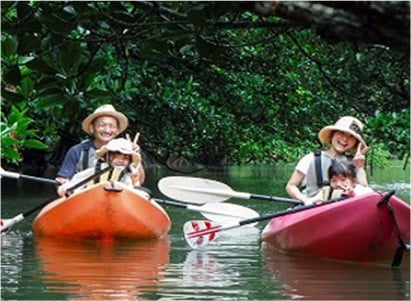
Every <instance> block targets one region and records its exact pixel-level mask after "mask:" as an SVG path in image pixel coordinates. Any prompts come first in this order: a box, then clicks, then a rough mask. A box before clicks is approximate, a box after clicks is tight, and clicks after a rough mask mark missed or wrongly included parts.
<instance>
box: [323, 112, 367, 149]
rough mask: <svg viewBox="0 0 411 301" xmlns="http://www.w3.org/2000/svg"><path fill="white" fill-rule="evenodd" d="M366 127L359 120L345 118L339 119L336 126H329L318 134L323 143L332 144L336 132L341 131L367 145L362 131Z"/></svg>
mask: <svg viewBox="0 0 411 301" xmlns="http://www.w3.org/2000/svg"><path fill="white" fill-rule="evenodd" d="M363 128H364V125H363V124H362V122H361V121H359V120H358V119H357V118H354V117H351V116H344V117H341V118H340V119H338V121H337V122H336V123H335V124H334V125H329V126H326V127H324V128H322V129H321V131H320V132H319V133H318V138H319V139H320V141H321V142H322V143H325V144H331V138H332V134H333V133H334V132H335V131H341V132H345V133H348V134H350V135H353V136H354V137H355V138H356V139H357V141H358V142H360V143H363V144H364V145H366V143H365V141H364V140H363V139H362V137H361V135H362V130H363Z"/></svg>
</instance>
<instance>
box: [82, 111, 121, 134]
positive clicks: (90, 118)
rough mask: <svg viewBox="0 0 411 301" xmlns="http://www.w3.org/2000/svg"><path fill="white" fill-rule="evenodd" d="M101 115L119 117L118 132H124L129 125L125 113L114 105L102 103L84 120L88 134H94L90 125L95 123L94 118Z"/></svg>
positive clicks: (83, 123) (83, 124) (84, 129)
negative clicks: (117, 109)
mask: <svg viewBox="0 0 411 301" xmlns="http://www.w3.org/2000/svg"><path fill="white" fill-rule="evenodd" d="M101 116H111V117H114V118H115V119H117V121H118V126H119V132H118V134H120V133H121V132H123V131H124V130H125V129H126V128H127V127H128V119H127V117H126V116H125V115H124V114H122V113H120V112H118V111H116V109H115V108H114V107H113V106H112V105H102V106H100V107H98V108H97V109H96V110H95V111H94V112H93V113H92V114H90V115H88V116H87V117H86V118H85V119H84V120H83V122H82V128H83V131H85V132H86V133H87V134H92V132H91V130H90V125H91V124H92V123H93V121H94V119H96V118H98V117H101Z"/></svg>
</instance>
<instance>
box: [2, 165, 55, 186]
mask: <svg viewBox="0 0 411 301" xmlns="http://www.w3.org/2000/svg"><path fill="white" fill-rule="evenodd" d="M0 177H6V178H13V179H19V178H22V179H27V180H33V181H37V182H43V183H48V184H60V183H59V182H58V181H56V180H53V179H47V178H41V177H34V176H28V175H23V174H19V173H17V172H12V171H6V170H4V169H3V168H2V167H0Z"/></svg>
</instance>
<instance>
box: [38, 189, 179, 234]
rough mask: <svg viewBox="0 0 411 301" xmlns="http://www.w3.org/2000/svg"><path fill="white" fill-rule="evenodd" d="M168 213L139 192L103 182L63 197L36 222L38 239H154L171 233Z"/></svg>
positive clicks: (45, 209) (46, 208) (52, 204)
mask: <svg viewBox="0 0 411 301" xmlns="http://www.w3.org/2000/svg"><path fill="white" fill-rule="evenodd" d="M170 227H171V221H170V218H169V216H168V215H167V213H166V211H165V210H164V209H163V208H162V207H161V206H160V205H158V204H157V203H156V202H154V201H151V200H149V199H148V198H147V197H146V195H145V194H144V193H143V192H141V191H139V190H136V189H131V188H129V187H127V186H126V185H124V184H123V183H120V182H114V183H109V182H102V183H98V184H95V185H93V186H90V187H88V188H86V189H84V190H80V191H77V192H75V193H73V194H72V195H70V196H69V197H68V198H65V197H62V198H59V199H57V200H55V201H53V202H51V203H50V204H49V205H47V206H46V207H44V208H43V210H42V211H41V212H40V213H39V214H38V215H37V217H36V218H35V219H34V221H33V232H34V234H35V235H37V236H48V237H60V238H66V239H76V240H82V239H87V240H122V239H128V240H130V239H135V240H140V239H154V238H161V237H164V236H165V235H167V234H168V232H169V230H170Z"/></svg>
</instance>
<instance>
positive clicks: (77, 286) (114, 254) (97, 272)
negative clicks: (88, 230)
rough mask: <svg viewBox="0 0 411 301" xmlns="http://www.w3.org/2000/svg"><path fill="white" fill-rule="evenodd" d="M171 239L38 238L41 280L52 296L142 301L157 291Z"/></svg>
mask: <svg viewBox="0 0 411 301" xmlns="http://www.w3.org/2000/svg"><path fill="white" fill-rule="evenodd" d="M169 251H170V243H169V240H168V239H163V240H152V241H141V242H112V243H101V242H100V243H99V242H76V241H64V240H56V239H47V238H36V254H37V256H38V258H39V259H40V265H41V268H42V269H43V273H42V275H41V278H42V279H43V282H44V283H45V286H46V291H47V292H50V293H64V294H66V295H68V296H70V297H68V299H69V300H138V295H140V294H141V293H143V292H145V291H155V287H156V285H157V284H158V282H159V281H160V280H161V278H162V271H164V269H165V268H166V267H167V265H168V263H169Z"/></svg>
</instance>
